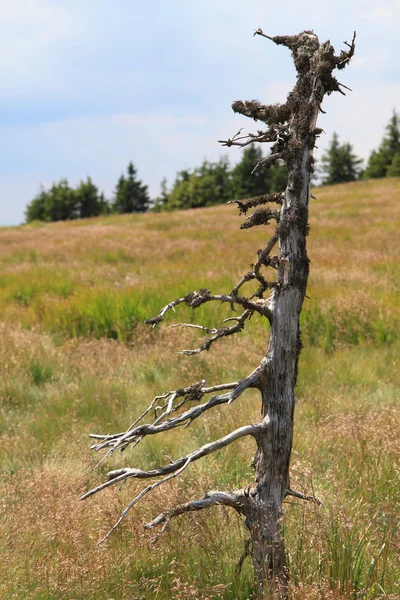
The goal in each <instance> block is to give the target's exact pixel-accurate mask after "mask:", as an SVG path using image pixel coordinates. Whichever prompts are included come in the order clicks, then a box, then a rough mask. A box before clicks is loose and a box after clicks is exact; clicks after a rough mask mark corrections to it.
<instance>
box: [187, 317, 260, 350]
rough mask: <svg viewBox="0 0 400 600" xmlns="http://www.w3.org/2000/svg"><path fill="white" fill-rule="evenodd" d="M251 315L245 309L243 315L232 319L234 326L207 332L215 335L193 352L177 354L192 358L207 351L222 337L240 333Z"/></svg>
mask: <svg viewBox="0 0 400 600" xmlns="http://www.w3.org/2000/svg"><path fill="white" fill-rule="evenodd" d="M252 314H253V311H252V310H249V309H246V310H245V311H243V313H242V315H241V316H240V317H232V319H231V320H235V321H236V325H232V326H231V327H221V328H220V329H214V330H212V331H210V330H208V331H209V332H210V333H215V335H214V336H213V337H211V338H208V339H207V340H205V342H203V344H202V345H201V346H199V347H198V348H196V349H195V350H182V351H181V352H179V354H185V355H186V356H192V355H193V354H199V353H200V352H203V351H204V350H209V349H210V347H211V345H212V344H213V343H214V342H216V341H217V340H219V339H221V338H223V337H227V336H229V335H233V334H234V333H238V332H239V331H241V330H242V329H243V327H244V326H245V323H246V321H247V320H248V319H250V318H251V315H252ZM227 320H230V319H225V321H227ZM197 327H199V326H197ZM203 329H206V328H203Z"/></svg>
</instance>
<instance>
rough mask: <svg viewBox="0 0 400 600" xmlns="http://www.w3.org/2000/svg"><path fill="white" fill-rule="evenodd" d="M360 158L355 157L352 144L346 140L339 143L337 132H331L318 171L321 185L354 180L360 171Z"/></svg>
mask: <svg viewBox="0 0 400 600" xmlns="http://www.w3.org/2000/svg"><path fill="white" fill-rule="evenodd" d="M361 163H362V159H361V158H357V156H356V155H355V154H354V152H353V146H352V145H351V144H349V143H348V142H346V143H344V144H340V143H339V136H338V135H337V133H334V134H333V137H332V141H331V143H330V144H329V146H328V149H327V150H326V152H324V154H323V155H322V159H321V167H320V173H321V174H322V176H323V179H322V184H323V185H334V184H335V183H346V182H347V181H355V180H356V179H358V178H359V175H360V172H361Z"/></svg>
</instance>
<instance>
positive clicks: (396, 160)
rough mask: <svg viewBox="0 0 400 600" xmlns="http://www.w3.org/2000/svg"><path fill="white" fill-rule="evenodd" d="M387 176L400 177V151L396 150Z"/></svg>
mask: <svg viewBox="0 0 400 600" xmlns="http://www.w3.org/2000/svg"><path fill="white" fill-rule="evenodd" d="M386 177H400V151H399V152H396V154H395V155H394V156H393V160H392V162H391V163H390V166H389V167H388V170H387V172H386Z"/></svg>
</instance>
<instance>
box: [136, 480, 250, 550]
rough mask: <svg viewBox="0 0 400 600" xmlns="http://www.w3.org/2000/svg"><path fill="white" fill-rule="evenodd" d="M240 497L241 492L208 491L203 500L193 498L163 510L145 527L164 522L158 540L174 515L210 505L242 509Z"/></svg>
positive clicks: (150, 527)
mask: <svg viewBox="0 0 400 600" xmlns="http://www.w3.org/2000/svg"><path fill="white" fill-rule="evenodd" d="M240 497H241V492H218V491H212V492H208V493H207V494H205V496H204V498H202V499H201V500H192V501H191V502H186V503H185V504H181V505H179V506H176V507H175V508H172V509H170V510H166V511H164V512H162V513H161V514H159V515H158V517H156V518H155V519H153V521H151V522H150V523H147V524H146V525H145V529H152V528H153V527H157V526H158V525H161V524H164V526H163V527H162V529H161V531H160V533H159V534H158V535H157V536H156V537H155V538H154V539H153V540H152V541H153V542H157V540H158V539H159V538H160V535H162V534H163V533H164V531H165V529H166V527H167V525H168V523H169V521H170V520H171V519H173V518H174V517H178V516H179V515H182V514H184V513H188V512H194V511H197V510H203V509H205V508H209V507H210V506H221V505H223V506H231V507H232V508H234V509H236V510H237V511H240Z"/></svg>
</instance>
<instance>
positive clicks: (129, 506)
mask: <svg viewBox="0 0 400 600" xmlns="http://www.w3.org/2000/svg"><path fill="white" fill-rule="evenodd" d="M189 464H190V459H189V458H188V459H187V461H186V462H185V463H184V465H183V466H182V467H181V468H180V469H178V470H177V471H176V472H175V473H172V474H171V475H168V477H164V479H160V480H159V481H156V482H155V483H153V484H152V485H148V486H147V487H146V488H145V489H144V490H142V491H141V492H140V494H138V495H137V496H136V497H135V498H134V499H133V500H132V502H130V503H129V504H128V506H127V507H126V508H125V510H123V511H122V513H121V515H120V517H119V519H118V521H117V522H116V523H115V525H113V526H112V527H111V529H110V531H109V532H108V533H107V535H105V536H104V537H103V538H102V539H101V540H100V541H99V544H102V543H103V542H105V541H106V539H107V538H108V537H109V536H110V535H111V534H112V532H113V531H114V530H115V529H116V528H117V527H118V525H119V524H120V523H121V521H122V520H123V519H124V518H125V517H126V515H127V514H128V512H129V511H130V510H131V508H133V507H134V506H135V504H137V503H138V502H139V500H141V499H142V498H143V496H145V495H146V494H148V493H149V492H151V491H152V490H154V489H155V488H156V487H158V486H159V485H162V484H163V483H166V482H167V481H169V480H170V479H173V478H174V477H177V476H178V475H180V474H181V473H182V471H184V470H185V469H186V467H188V466H189ZM84 499H85V496H83V497H82V498H81V500H84Z"/></svg>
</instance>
